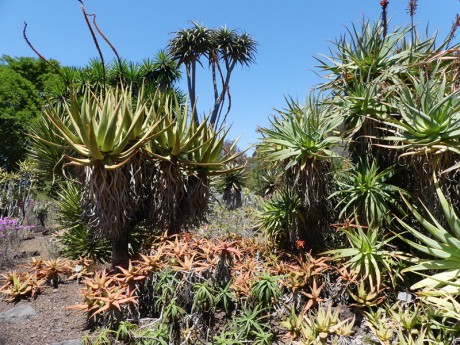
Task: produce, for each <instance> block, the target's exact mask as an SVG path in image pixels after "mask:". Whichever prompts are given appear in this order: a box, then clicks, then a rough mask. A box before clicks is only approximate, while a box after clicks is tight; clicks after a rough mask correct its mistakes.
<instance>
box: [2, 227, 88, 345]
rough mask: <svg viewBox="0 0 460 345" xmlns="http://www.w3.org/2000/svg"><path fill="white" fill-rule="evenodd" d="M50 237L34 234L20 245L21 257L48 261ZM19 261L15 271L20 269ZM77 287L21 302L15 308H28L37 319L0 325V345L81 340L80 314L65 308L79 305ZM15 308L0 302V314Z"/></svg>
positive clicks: (63, 286) (72, 285)
mask: <svg viewBox="0 0 460 345" xmlns="http://www.w3.org/2000/svg"><path fill="white" fill-rule="evenodd" d="M50 239H51V238H50V236H48V235H45V236H44V235H42V234H35V235H34V238H32V239H29V240H26V241H24V242H23V243H22V245H21V249H20V254H21V255H20V256H21V257H28V256H29V255H30V254H33V255H36V254H37V252H38V255H40V256H43V257H48V258H49V257H50V255H51V254H52V251H51V254H50V250H49V249H50V245H49V243H50ZM19 264H20V261H19V262H18V265H16V267H13V268H12V269H18V268H19ZM81 300H82V297H81V294H80V287H79V285H78V284H77V282H76V281H72V282H68V283H65V284H61V285H59V288H58V289H57V290H55V291H53V289H52V288H51V287H48V288H46V289H45V290H44V292H43V293H42V294H40V295H39V296H38V297H37V299H35V300H34V299H31V300H30V301H27V300H23V301H20V302H18V303H17V304H16V306H17V305H20V304H28V305H30V306H31V307H32V308H34V309H35V311H36V313H37V316H36V317H34V318H32V319H28V320H22V321H19V322H18V323H15V324H9V323H0V345H35V344H40V345H42V344H43V345H45V344H52V343H54V342H61V341H64V340H70V339H80V338H81V337H82V336H83V335H84V334H86V333H87V331H85V330H84V326H85V318H84V315H83V313H81V312H78V311H75V310H67V309H66V307H67V306H70V305H74V304H79V303H81ZM14 306H15V305H14V304H12V303H6V302H5V301H3V299H2V300H1V301H0V312H4V311H6V310H8V309H11V308H12V307H14Z"/></svg>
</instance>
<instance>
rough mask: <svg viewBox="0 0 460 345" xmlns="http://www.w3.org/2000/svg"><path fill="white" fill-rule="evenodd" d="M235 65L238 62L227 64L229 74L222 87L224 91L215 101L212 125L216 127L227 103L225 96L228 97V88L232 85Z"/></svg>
mask: <svg viewBox="0 0 460 345" xmlns="http://www.w3.org/2000/svg"><path fill="white" fill-rule="evenodd" d="M235 64H236V62H233V63H232V64H231V65H229V64H228V63H227V62H226V63H225V65H226V69H227V74H226V76H225V80H224V82H223V85H222V91H221V93H220V95H219V97H218V98H217V100H216V101H215V104H214V109H213V111H212V115H211V125H214V124H215V123H216V121H217V117H218V116H219V115H220V113H221V109H222V104H223V102H224V101H225V95H226V93H227V91H228V87H229V84H230V76H231V74H232V71H233V69H234V68H235ZM229 111H230V109H229Z"/></svg>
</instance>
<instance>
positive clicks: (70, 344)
mask: <svg viewBox="0 0 460 345" xmlns="http://www.w3.org/2000/svg"><path fill="white" fill-rule="evenodd" d="M51 345H81V340H80V339H72V340H64V341H57V342H54V343H51Z"/></svg>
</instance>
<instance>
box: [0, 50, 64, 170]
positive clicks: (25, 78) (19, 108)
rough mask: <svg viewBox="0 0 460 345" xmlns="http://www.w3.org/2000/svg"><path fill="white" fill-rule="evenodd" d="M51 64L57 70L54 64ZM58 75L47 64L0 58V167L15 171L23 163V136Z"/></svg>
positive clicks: (25, 147) (25, 145)
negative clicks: (21, 161)
mask: <svg viewBox="0 0 460 345" xmlns="http://www.w3.org/2000/svg"><path fill="white" fill-rule="evenodd" d="M51 63H53V64H54V65H56V66H57V67H59V63H58V62H57V61H54V60H51ZM56 78H58V76H57V73H56V72H55V71H54V70H53V68H52V67H51V66H49V65H48V64H47V63H46V62H44V61H42V60H40V59H36V58H31V57H19V58H13V57H11V56H8V55H3V56H2V57H1V58H0V167H1V168H3V169H6V170H8V171H11V170H14V169H16V168H17V162H18V161H20V160H22V159H24V158H25V155H26V151H27V143H28V138H27V135H26V134H25V133H26V132H27V130H28V128H29V127H30V125H31V124H32V123H34V121H35V120H36V119H37V118H38V117H39V116H40V114H41V101H42V100H43V99H44V98H46V97H47V94H48V90H50V88H51V87H52V86H53V85H54V84H55V83H56Z"/></svg>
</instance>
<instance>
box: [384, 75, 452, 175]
mask: <svg viewBox="0 0 460 345" xmlns="http://www.w3.org/2000/svg"><path fill="white" fill-rule="evenodd" d="M412 84H413V85H412V87H411V88H408V87H402V89H401V91H400V96H399V98H398V99H396V100H395V103H394V104H393V107H394V108H395V109H399V110H400V114H401V118H400V119H388V120H387V121H385V124H386V125H387V126H388V127H390V128H391V129H390V132H391V133H392V134H393V135H389V136H386V137H385V138H384V139H385V140H386V141H390V142H393V143H394V144H390V145H386V146H387V147H389V148H391V149H397V150H400V151H402V153H401V154H400V157H404V156H411V157H413V156H422V155H424V156H426V155H429V156H432V157H433V156H440V155H444V154H446V153H447V152H453V153H455V154H460V149H459V140H460V97H459V94H460V90H455V91H452V88H451V85H449V84H448V83H447V78H446V76H445V75H444V76H442V77H441V78H426V77H424V75H423V73H421V75H420V80H417V79H415V78H413V79H412ZM459 166H460V163H457V164H455V165H453V166H451V167H441V168H442V169H443V170H445V171H446V172H447V171H450V170H454V169H457V168H458V167H459Z"/></svg>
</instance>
